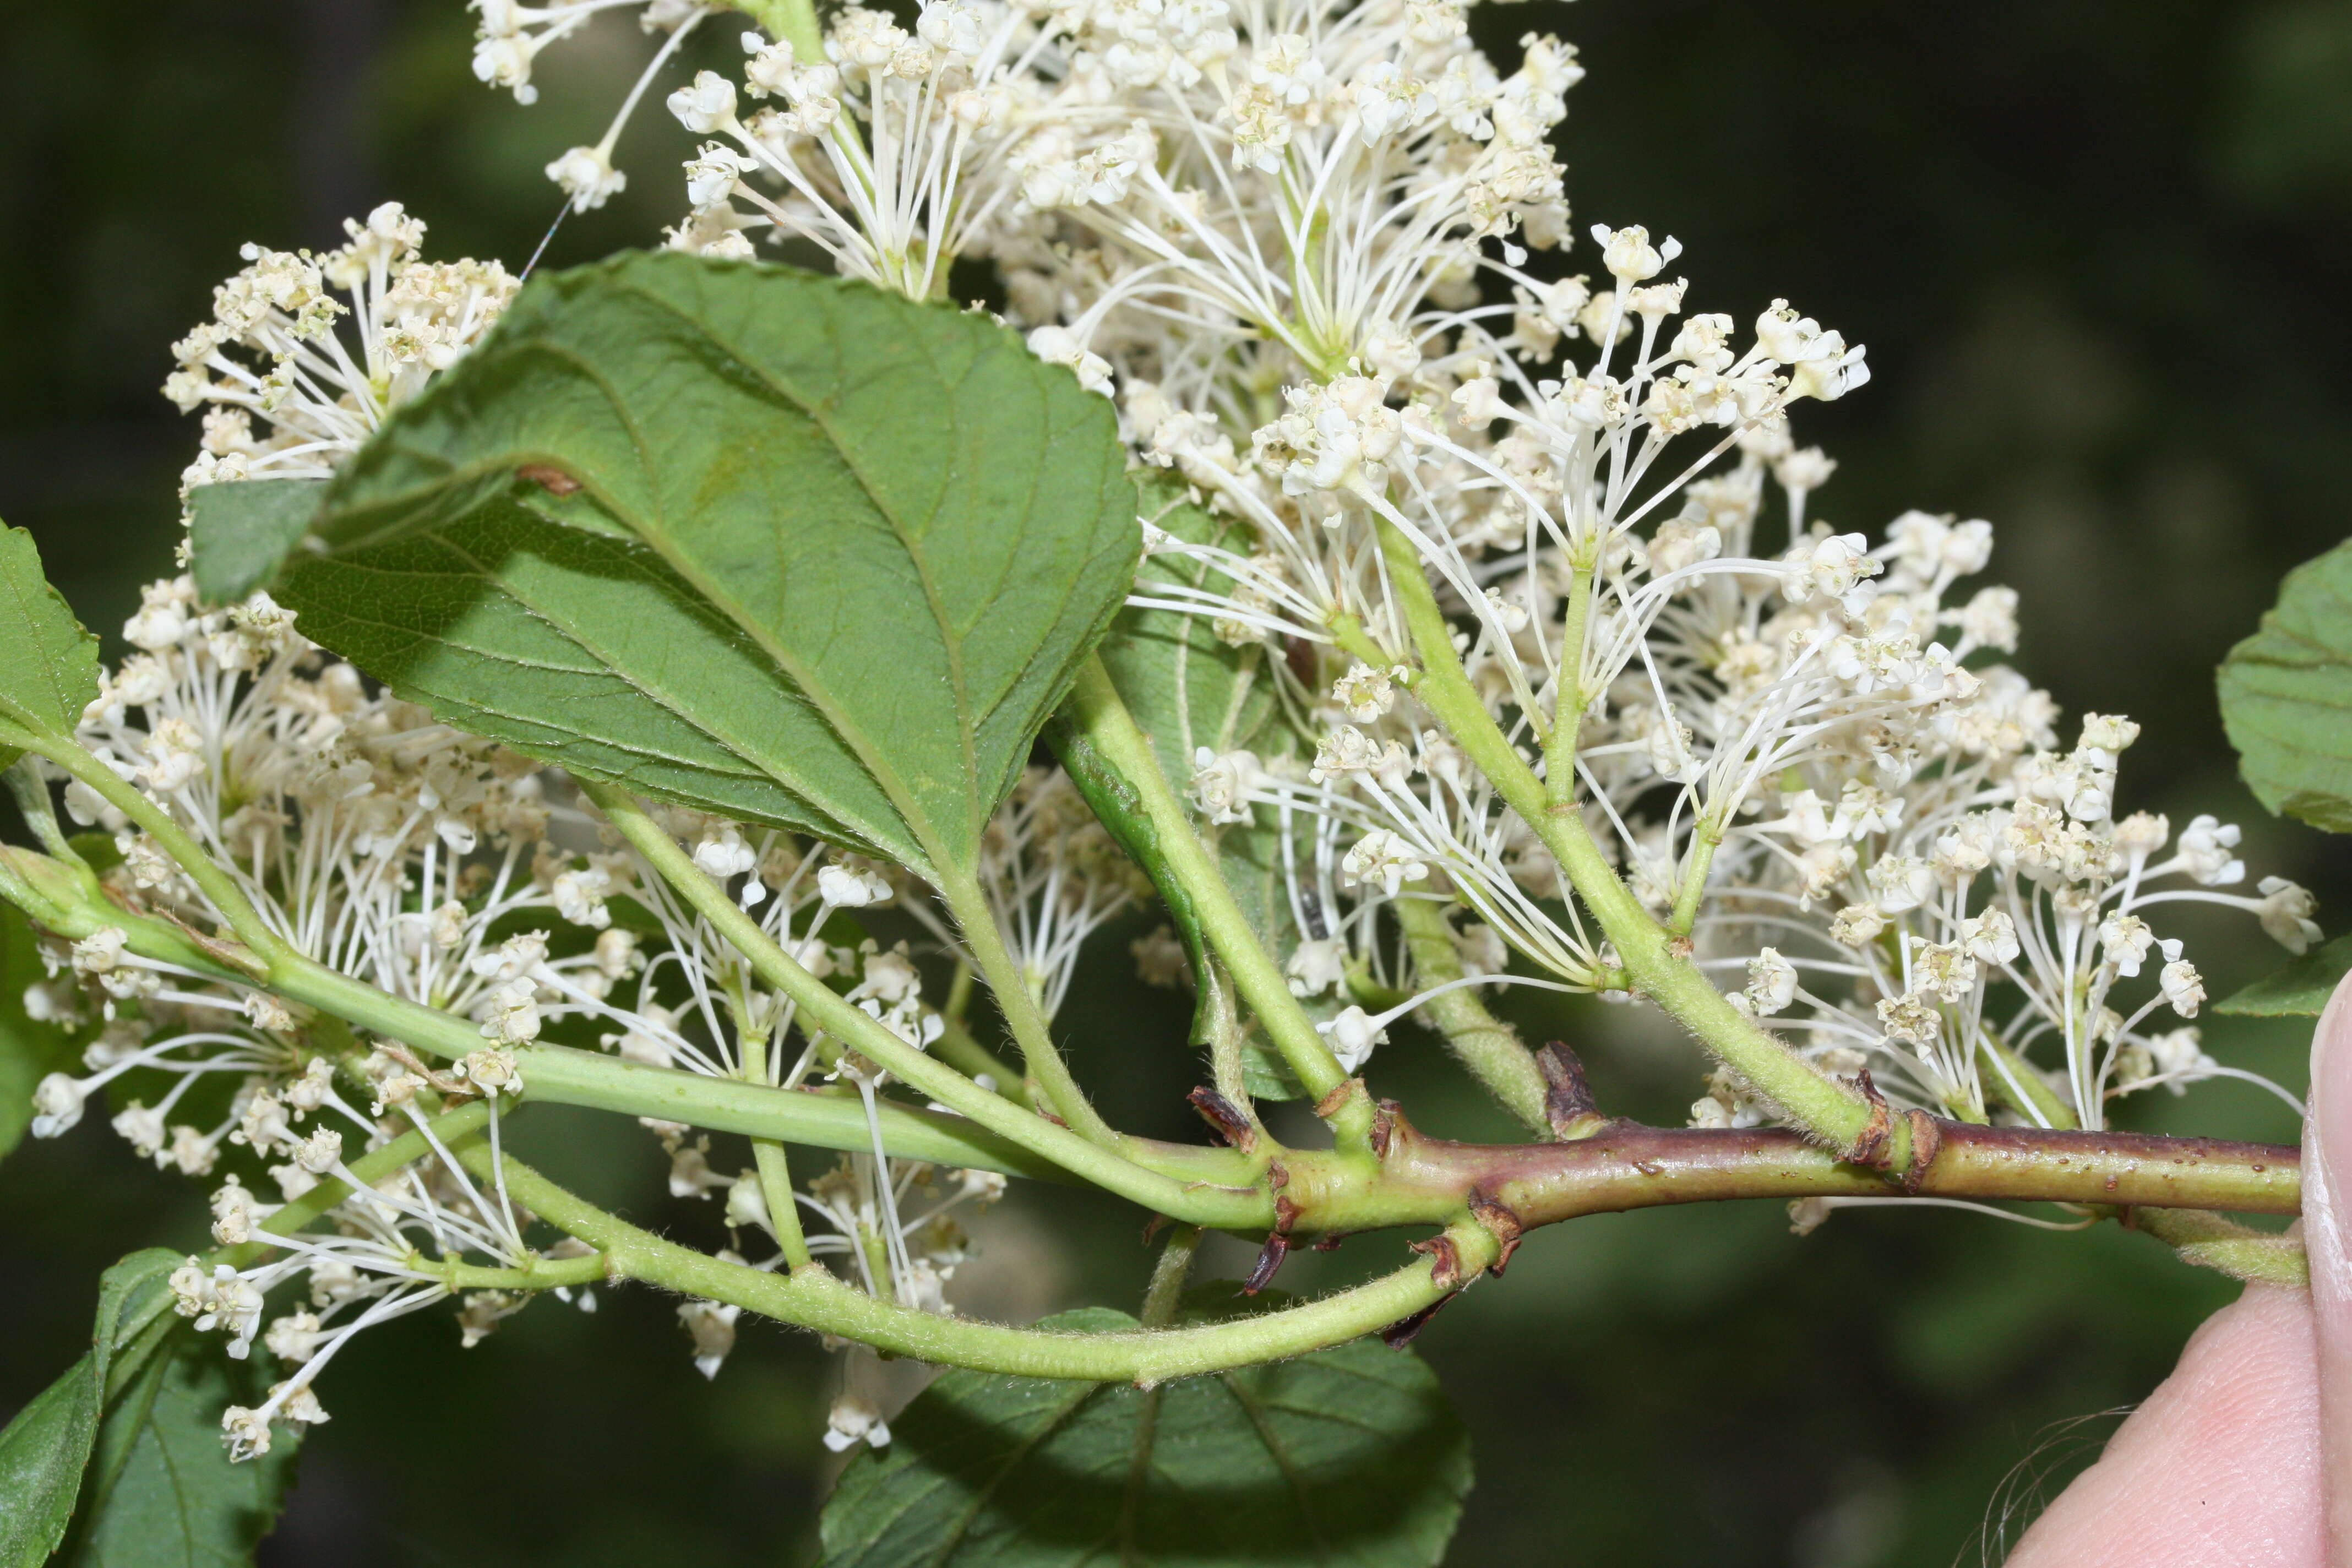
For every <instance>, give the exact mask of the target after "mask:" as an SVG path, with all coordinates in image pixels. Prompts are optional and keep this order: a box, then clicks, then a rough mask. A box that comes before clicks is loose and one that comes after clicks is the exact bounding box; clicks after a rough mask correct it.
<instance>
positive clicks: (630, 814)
mask: <svg viewBox="0 0 2352 1568" xmlns="http://www.w3.org/2000/svg"><path fill="white" fill-rule="evenodd" d="M581 788H582V789H583V791H584V792H585V793H586V794H587V795H588V797H589V798H590V799H592V800H593V801H594V802H595V803H596V805H597V806H598V807H599V808H600V809H601V810H602V811H603V812H604V816H605V817H606V819H607V820H608V821H610V822H611V823H612V825H613V826H614V827H615V828H616V829H618V830H619V832H620V834H621V836H622V837H624V838H626V839H627V840H628V841H629V843H630V844H631V845H632V846H634V847H635V849H636V850H637V852H638V853H639V854H640V855H642V856H644V857H645V858H646V862H647V863H648V864H650V865H651V866H652V867H653V868H654V869H655V870H656V872H657V873H659V874H660V876H661V878H662V879H663V880H664V881H666V882H667V883H668V884H669V885H670V886H671V887H672V888H673V889H676V890H677V894H678V896H679V897H681V898H683V899H684V900H686V901H687V902H688V904H690V905H691V906H693V908H694V909H695V910H696V911H697V912H698V913H699V914H700V915H701V916H702V917H703V919H705V920H707V921H709V922H710V924H711V926H712V927H713V928H714V929H715V930H716V931H718V932H719V936H720V937H721V938H723V939H724V940H725V941H726V942H728V943H729V944H730V946H732V947H733V948H734V949H735V951H736V952H739V953H740V954H741V955H742V957H743V960H744V962H745V963H749V964H750V965H751V969H752V972H753V973H756V974H758V975H759V976H760V978H761V980H762V981H764V982H765V983H767V984H770V985H772V986H774V987H775V988H776V989H777V990H779V991H781V992H782V993H783V994H785V995H786V996H789V997H791V998H792V999H793V1002H795V1003H797V1004H798V1005H799V1006H800V1010H801V1018H802V1020H803V1027H805V1028H807V1029H809V1030H810V1031H811V1032H813V1033H814V1031H816V1030H820V1029H821V1030H823V1031H824V1032H825V1033H827V1034H829V1035H832V1036H833V1037H835V1038H836V1039H838V1040H840V1041H841V1042H843V1043H844V1044H845V1045H846V1046H848V1047H850V1048H851V1049H852V1050H855V1051H856V1052H857V1053H858V1054H859V1055H861V1056H863V1057H865V1058H867V1059H868V1060H870V1061H873V1062H875V1063H876V1064H877V1065H879V1066H880V1067H882V1068H886V1069H887V1070H888V1071H889V1072H891V1073H892V1074H894V1075H896V1076H897V1077H898V1079H900V1080H901V1081H903V1082H905V1083H908V1084H910V1085H912V1086H913V1087H914V1088H915V1089H918V1090H919V1091H920V1092H922V1093H924V1094H927V1095H929V1096H930V1097H931V1098H932V1099H933V1100H938V1101H939V1102H940V1104H942V1105H945V1106H946V1107H947V1108H948V1109H949V1110H954V1111H957V1112H960V1113H961V1114H962V1115H964V1116H967V1117H970V1118H971V1120H972V1121H976V1122H978V1123H980V1124H981V1125H982V1127H985V1128H987V1129H988V1130H989V1131H992V1132H994V1133H996V1134H997V1135H998V1136H999V1137H1001V1138H1003V1139H1005V1140H1007V1141H1008V1142H1013V1143H1015V1144H1017V1145H1019V1146H1020V1147H1022V1148H1023V1149H1025V1150H1027V1151H1029V1152H1031V1153H1033V1154H1035V1155H1038V1156H1039V1157H1040V1158H1042V1159H1045V1160H1047V1161H1050V1162H1052V1163H1055V1164H1056V1165H1059V1166H1061V1167H1062V1168H1063V1169H1064V1170H1066V1171H1068V1172H1069V1173H1071V1174H1072V1175H1075V1176H1077V1177H1079V1178H1081V1179H1082V1180H1085V1181H1087V1182H1090V1183H1092V1184H1094V1185H1096V1186H1098V1187H1101V1188H1103V1189H1104V1190H1106V1191H1108V1192H1113V1193H1117V1194H1119V1195H1120V1196H1121V1197H1124V1198H1128V1199H1129V1200H1131V1201H1132V1202H1135V1203H1139V1204H1141V1205H1144V1206H1146V1207H1148V1208H1151V1209H1156V1210H1158V1211H1160V1213H1162V1214H1167V1215H1171V1216H1175V1217H1181V1218H1186V1219H1192V1220H1195V1221H1196V1222H1198V1223H1202V1224H1208V1225H1215V1226H1228V1225H1246V1224H1248V1223H1249V1221H1250V1218H1251V1216H1255V1215H1258V1214H1261V1213H1263V1212H1264V1211H1265V1207H1266V1199H1265V1194H1262V1193H1259V1192H1256V1191H1255V1190H1244V1189H1234V1188H1213V1187H1206V1186H1202V1185H1199V1184H1187V1183H1184V1182H1181V1181H1178V1180H1175V1179H1174V1178H1172V1177H1170V1176H1165V1175H1162V1174H1160V1173H1158V1172H1156V1171H1151V1170H1148V1169H1146V1168H1145V1167H1144V1166H1142V1165H1139V1164H1137V1163H1135V1162H1134V1161H1132V1160H1130V1159H1129V1158H1127V1157H1126V1156H1125V1155H1124V1154H1121V1153H1118V1152H1113V1151H1112V1150H1109V1149H1106V1148H1103V1147H1101V1146H1100V1145H1098V1144H1097V1143H1094V1142H1089V1141H1088V1140H1087V1139H1086V1138H1084V1137H1082V1136H1080V1135H1079V1134H1078V1133H1076V1132H1074V1131H1071V1130H1070V1129H1068V1128H1066V1127H1063V1126H1059V1125H1057V1124H1055V1122H1052V1121H1047V1120H1046V1119H1045V1118H1044V1117H1042V1116H1039V1115H1037V1114H1035V1113H1034V1111H1030V1110H1024V1109H1023V1108H1022V1107H1020V1106H1018V1105H1015V1104H1013V1103H1012V1102H1011V1101H1010V1100H1005V1099H1004V1098H1003V1097H1002V1096H1000V1095H996V1094H992V1093H991V1092H990V1091H989V1090H987V1089H982V1088H981V1087H980V1086H979V1085H978V1084H976V1083H974V1082H972V1081H971V1079H968V1078H966V1077H964V1076H963V1075H962V1074H961V1073H960V1072H958V1071H956V1070H955V1069H954V1068H950V1067H948V1066H947V1065H945V1064H944V1063H941V1062H936V1061H933V1060H932V1059H931V1058H929V1057H927V1056H925V1055H924V1054H923V1053H922V1052H921V1051H919V1050H918V1049H916V1048H915V1047H913V1046H910V1045H908V1044H907V1042H906V1041H904V1040H902V1039H900V1038H899V1037H898V1036H896V1035H894V1034H892V1033H891V1032H890V1030H889V1029H888V1028H887V1027H886V1026H884V1025H883V1024H882V1023H881V1022H879V1021H878V1020H877V1019H875V1018H872V1017H869V1016H867V1015H866V1014H865V1013H864V1012H861V1011H860V1010H859V1009H857V1008H856V1007H855V1006H853V1005H850V1004H849V1003H848V1002H846V1001H845V1000H843V999H842V997H841V996H840V995H839V994H836V993H835V991H834V990H833V989H832V987H830V986H828V985H826V984H824V982H823V981H821V980H819V979H817V978H816V977H815V976H814V975H813V974H811V973H809V972H808V971H807V970H805V969H803V968H802V967H801V965H800V963H798V962H797V961H795V960H794V959H793V956H792V955H791V954H790V953H788V952H785V951H784V950H783V949H782V947H780V946H778V945H777V944H776V942H775V941H774V939H773V938H772V937H770V936H769V935H768V933H767V931H764V930H763V929H761V925H760V923H759V922H758V921H754V920H753V919H751V916H750V915H748V914H746V913H745V912H744V911H743V910H740V909H739V908H738V907H737V906H736V904H735V900H732V899H730V898H729V897H728V896H727V891H726V889H723V888H721V887H720V886H719V884H718V883H716V882H714V881H712V880H711V879H710V878H709V876H708V875H706V874H705V873H704V872H703V870H702V868H700V867H698V866H697V865H695V863H694V862H693V860H692V859H691V858H689V857H688V855H687V853H686V851H685V850H684V849H682V848H680V847H678V843H677V840H676V839H674V838H672V837H670V836H669V834H668V833H667V831H666V830H665V829H664V828H663V827H662V826H661V825H660V824H658V823H656V822H655V821H654V820H653V818H651V817H650V816H646V813H645V811H644V808H642V807H641V806H639V805H637V803H636V802H635V800H633V799H632V798H630V797H629V796H628V795H626V794H625V793H624V792H622V791H620V790H616V789H614V788H612V787H610V786H608V785H604V784H590V783H588V782H586V781H584V780H583V781H582V784H581ZM523 1081H524V1082H525V1084H526V1085H528V1084H529V1082H530V1076H529V1073H528V1071H526V1073H525V1076H524V1079H523ZM1125 1142H1126V1141H1125V1140H1122V1144H1123V1145H1124V1144H1125Z"/></svg>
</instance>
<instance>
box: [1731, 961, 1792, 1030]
mask: <svg viewBox="0 0 2352 1568" xmlns="http://www.w3.org/2000/svg"><path fill="white" fill-rule="evenodd" d="M1742 994H1744V995H1745V996H1746V997H1747V998H1748V1007H1749V1009H1750V1010H1751V1011H1752V1012H1753V1013H1754V1014H1755V1015H1756V1016H1758V1017H1759V1018H1769V1017H1770V1016H1772V1015H1773V1014H1775V1013H1778V1012H1780V1011H1782V1010H1784V1009H1785V1008H1787V1006H1788V1005H1789V1004H1790V1003H1791V1002H1793V1001H1795V1000H1796V999H1797V966H1796V965H1795V964H1793V963H1790V962H1789V961H1788V960H1787V959H1785V958H1783V957H1781V956H1780V953H1779V952H1777V951H1776V950H1774V949H1772V948H1769V947H1768V948H1766V949H1764V950H1763V951H1762V952H1759V953H1758V954H1757V955H1756V956H1755V957H1753V958H1751V959H1749V960H1748V989H1747V990H1746V991H1745V992H1744V993H1742Z"/></svg>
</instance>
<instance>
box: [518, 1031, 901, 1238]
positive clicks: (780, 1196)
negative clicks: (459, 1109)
mask: <svg viewBox="0 0 2352 1568" xmlns="http://www.w3.org/2000/svg"><path fill="white" fill-rule="evenodd" d="M741 1038H742V1042H743V1076H744V1077H745V1078H747V1079H750V1080H751V1081H752V1082H753V1083H765V1082H767V1081H768V1039H767V1036H766V1033H765V1032H764V1031H761V1030H747V1031H744V1032H743V1034H742V1036H741ZM523 1082H524V1083H525V1084H528V1083H530V1078H529V1077H528V1076H526V1077H525V1078H524V1079H523ZM861 1109H863V1108H862V1107H861ZM751 1163H752V1164H753V1165H754V1166H755V1167H757V1169H758V1171H759V1173H760V1197H761V1201H762V1202H763V1203H765V1204H766V1205H768V1229H769V1232H770V1233H771V1234H772V1235H773V1236H774V1237H775V1238H776V1246H777V1247H779V1248H781V1249H782V1252H783V1255H784V1264H785V1266H786V1267H787V1268H806V1267H807V1266H808V1261H809V1249H808V1238H807V1237H805V1236H803V1234H802V1232H801V1210H800V1205H798V1204H796V1203H794V1202H793V1169H792V1163H791V1161H789V1160H787V1159H786V1158H785V1157H784V1146H783V1145H782V1143H779V1142H776V1141H775V1140H774V1139H772V1138H754V1139H752V1140H751Z"/></svg>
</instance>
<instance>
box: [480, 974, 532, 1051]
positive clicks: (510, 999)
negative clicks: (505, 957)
mask: <svg viewBox="0 0 2352 1568" xmlns="http://www.w3.org/2000/svg"><path fill="white" fill-rule="evenodd" d="M538 989H539V988H538V986H537V985H536V984H534V983H533V982H531V981H530V980H528V979H524V980H509V981H508V982H506V983H505V984H502V985H499V986H496V987H494V988H493V989H492V990H491V991H490V992H489V993H488V994H487V995H485V996H484V997H483V999H482V1003H481V1007H480V1010H479V1013H478V1017H479V1018H480V1019H481V1025H482V1028H481V1034H482V1038H484V1039H486V1040H495V1041H497V1042H498V1043H499V1044H500V1045H502V1046H519V1045H523V1044H526V1043H528V1042H530V1041H531V1040H535V1039H537V1038H539V1029H540V1017H539V1001H538Z"/></svg>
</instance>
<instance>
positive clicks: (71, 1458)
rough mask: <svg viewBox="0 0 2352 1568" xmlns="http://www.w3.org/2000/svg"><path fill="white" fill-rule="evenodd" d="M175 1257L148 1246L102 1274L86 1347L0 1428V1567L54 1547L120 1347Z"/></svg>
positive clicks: (140, 1327)
mask: <svg viewBox="0 0 2352 1568" xmlns="http://www.w3.org/2000/svg"><path fill="white" fill-rule="evenodd" d="M179 1261H180V1259H179V1256H178V1255H177V1254H176V1253H172V1252H166V1251H163V1250H162V1249H160V1248H151V1249H150V1250H148V1251H145V1252H135V1253H132V1254H131V1256H130V1257H129V1258H124V1259H123V1260H122V1261H121V1262H120V1263H118V1264H116V1265H114V1267H113V1268H109V1269H108V1270H107V1271H106V1272H105V1274H103V1275H102V1276H100V1279H99V1292H98V1317H97V1321H96V1322H95V1324H94V1325H93V1326H92V1331H91V1342H90V1348H89V1352H87V1353H85V1354H84V1355H83V1356H82V1358H81V1359H80V1360H79V1361H77V1362H76V1363H74V1364H73V1365H72V1366H70V1367H68V1368H67V1370H66V1373H65V1375H64V1376H62V1377H60V1378H58V1380H57V1381H56V1382H55V1383H53V1384H49V1386H48V1387H47V1388H46V1389H44V1390H42V1391H41V1392H40V1393H39V1394H37V1395H35V1396H34V1398H33V1400H32V1402H31V1403H30V1404H28V1405H26V1406H25V1408H24V1409H22V1410H20V1411H18V1412H17V1413H16V1419H15V1420H13V1421H11V1422H9V1423H8V1426H7V1429H6V1430H5V1431H0V1568H32V1565H33V1564H36V1563H46V1562H47V1561H48V1558H49V1554H50V1553H51V1552H54V1551H56V1550H57V1545H58V1541H59V1540H60V1539H61V1538H62V1537H63V1536H64V1535H65V1532H66V1527H67V1524H68V1521H70V1520H71V1519H72V1518H73V1514H74V1501H75V1499H76V1498H77V1497H78V1496H79V1494H80V1491H81V1489H82V1472H83V1471H84V1469H85V1468H88V1466H89V1460H90V1453H91V1448H92V1446H93V1444H94V1443H95V1442H96V1441H97V1440H98V1438H99V1436H100V1416H101V1415H102V1414H103V1413H104V1412H105V1410H106V1408H107V1401H108V1397H109V1395H110V1393H111V1392H112V1390H110V1387H109V1384H110V1381H111V1375H110V1374H114V1373H118V1372H119V1371H121V1368H120V1366H119V1365H118V1358H117V1350H118V1347H119V1346H121V1345H123V1344H125V1343H127V1342H132V1341H135V1340H136V1339H137V1338H138V1337H139V1335H140V1334H142V1332H145V1331H146V1329H147V1325H148V1323H149V1322H151V1321H153V1318H154V1315H155V1314H154V1310H153V1309H154V1307H155V1304H156V1299H155V1291H156V1290H157V1289H159V1288H160V1287H161V1286H162V1283H163V1280H164V1279H166V1278H168V1277H169V1275H170V1273H171V1271H172V1270H173V1268H176V1267H178V1265H179ZM118 1386H119V1385H118ZM109 1419H110V1418H109ZM215 1419H217V1417H216V1418H215Z"/></svg>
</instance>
